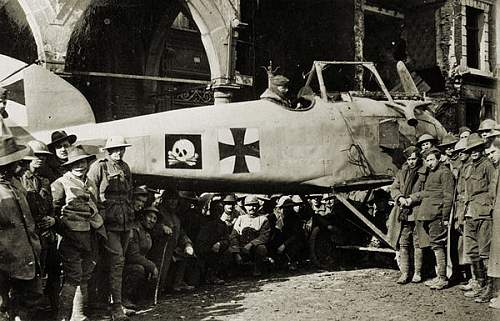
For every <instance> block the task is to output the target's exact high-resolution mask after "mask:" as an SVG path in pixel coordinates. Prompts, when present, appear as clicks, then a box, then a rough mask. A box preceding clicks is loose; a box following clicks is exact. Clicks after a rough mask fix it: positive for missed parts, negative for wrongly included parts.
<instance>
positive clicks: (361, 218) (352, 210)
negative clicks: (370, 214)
mask: <svg viewBox="0 0 500 321" xmlns="http://www.w3.org/2000/svg"><path fill="white" fill-rule="evenodd" d="M335 197H336V198H337V199H338V200H339V201H341V202H342V204H344V205H345V206H346V207H347V208H348V209H349V210H350V211H351V212H352V213H353V214H354V215H356V216H357V217H358V218H359V219H360V220H361V221H362V222H363V223H365V224H366V226H368V227H369V228H370V229H371V230H372V231H373V232H374V233H375V234H376V235H377V236H378V237H379V238H380V239H382V240H383V241H384V242H385V243H387V245H389V246H391V244H390V243H389V240H388V238H387V236H386V235H385V234H384V233H382V231H381V230H379V228H378V227H376V226H375V224H373V223H372V222H371V221H370V220H369V219H367V218H366V217H365V216H364V215H363V214H362V213H361V212H360V211H358V209H357V208H355V207H354V206H353V205H352V204H351V203H349V201H348V200H347V199H346V198H344V197H343V196H340V195H338V194H335ZM391 247H392V246H391Z"/></svg>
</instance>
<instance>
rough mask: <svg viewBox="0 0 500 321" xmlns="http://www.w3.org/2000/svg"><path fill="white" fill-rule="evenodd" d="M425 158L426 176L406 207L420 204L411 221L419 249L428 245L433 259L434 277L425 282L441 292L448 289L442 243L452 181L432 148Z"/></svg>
mask: <svg viewBox="0 0 500 321" xmlns="http://www.w3.org/2000/svg"><path fill="white" fill-rule="evenodd" d="M426 155H427V156H425V166H427V168H428V172H427V175H425V176H423V175H420V177H419V180H420V182H418V183H417V184H422V185H421V186H422V190H421V191H419V192H416V193H413V194H411V195H410V197H409V198H407V199H406V205H407V206H412V204H415V203H420V206H419V207H418V209H417V211H416V213H415V219H416V221H417V223H416V225H417V236H418V244H419V246H420V248H423V247H427V246H430V247H431V248H432V250H433V252H434V256H435V258H436V272H437V277H436V278H434V279H432V280H430V281H428V282H426V283H425V285H427V286H429V287H430V288H431V289H435V290H442V289H444V288H446V287H447V286H448V280H447V278H446V249H445V247H446V241H447V233H448V220H449V216H450V212H451V207H452V203H453V190H454V187H455V186H454V180H453V174H452V173H451V171H450V169H449V168H447V167H446V166H444V165H443V164H442V163H441V162H440V161H439V159H440V158H441V152H440V151H439V150H438V149H436V148H432V149H430V150H428V151H427V154H426Z"/></svg>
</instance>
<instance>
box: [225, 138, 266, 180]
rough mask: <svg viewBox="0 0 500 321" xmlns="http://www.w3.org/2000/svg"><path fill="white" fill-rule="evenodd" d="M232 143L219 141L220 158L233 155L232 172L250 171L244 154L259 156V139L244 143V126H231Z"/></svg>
mask: <svg viewBox="0 0 500 321" xmlns="http://www.w3.org/2000/svg"><path fill="white" fill-rule="evenodd" d="M230 130H231V134H232V135H233V139H234V145H228V144H224V143H221V142H219V156H220V160H223V159H225V158H228V157H231V156H235V158H236V159H235V161H234V170H233V174H238V173H250V171H249V170H248V166H247V161H246V160H245V156H253V157H257V158H260V148H259V141H256V142H253V143H250V144H246V145H245V132H246V130H247V129H246V128H231V129H230Z"/></svg>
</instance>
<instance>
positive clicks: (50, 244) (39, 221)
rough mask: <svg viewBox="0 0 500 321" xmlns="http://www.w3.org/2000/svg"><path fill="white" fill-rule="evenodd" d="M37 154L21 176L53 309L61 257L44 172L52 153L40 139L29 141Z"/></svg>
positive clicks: (28, 161)
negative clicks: (40, 247)
mask: <svg viewBox="0 0 500 321" xmlns="http://www.w3.org/2000/svg"><path fill="white" fill-rule="evenodd" d="M28 146H29V147H30V148H31V149H32V151H33V153H34V159H33V157H30V158H28V159H26V160H27V164H26V166H25V168H24V170H23V173H22V176H21V183H22V184H23V187H24V188H25V189H26V191H27V199H28V204H29V205H30V209H31V213H32V217H33V219H34V220H35V223H36V227H37V228H36V232H37V234H38V237H39V238H40V244H41V246H42V252H41V256H40V263H41V275H42V276H45V275H47V282H46V288H45V293H46V294H47V295H48V297H49V300H50V303H51V306H52V309H53V310H54V311H55V310H57V302H58V298H59V288H60V276H61V271H60V259H59V254H58V251H57V236H56V232H55V230H54V228H52V227H53V226H54V224H55V222H56V221H55V218H54V208H53V206H52V193H51V190H50V180H49V178H48V177H45V176H44V175H43V173H42V171H41V170H42V168H43V167H44V166H45V165H46V164H47V163H46V162H47V159H48V157H50V156H51V155H52V153H51V152H49V150H48V148H47V145H45V144H44V143H43V142H41V141H38V140H32V141H30V142H28Z"/></svg>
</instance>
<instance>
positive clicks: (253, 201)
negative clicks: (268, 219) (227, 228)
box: [245, 195, 259, 205]
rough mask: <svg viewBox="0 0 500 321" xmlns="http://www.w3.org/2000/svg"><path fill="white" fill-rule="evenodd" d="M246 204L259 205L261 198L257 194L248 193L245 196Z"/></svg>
mask: <svg viewBox="0 0 500 321" xmlns="http://www.w3.org/2000/svg"><path fill="white" fill-rule="evenodd" d="M245 205H259V199H258V198H257V196H255V195H247V196H246V197H245Z"/></svg>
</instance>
